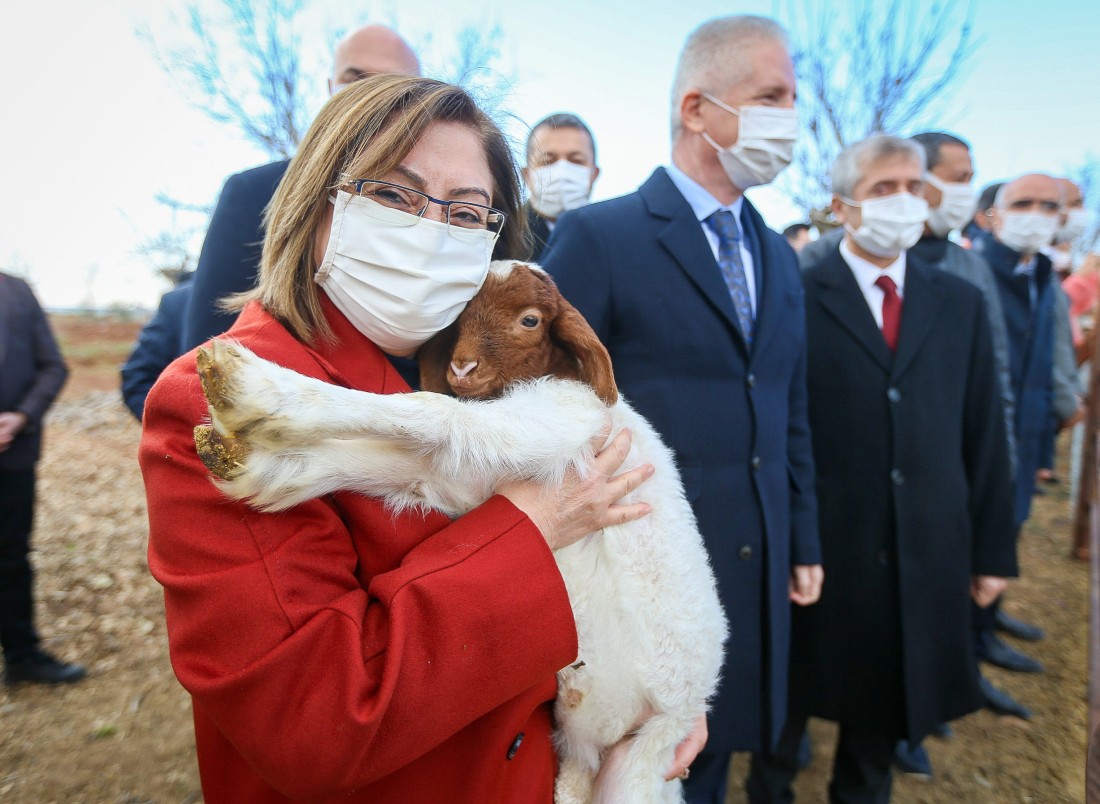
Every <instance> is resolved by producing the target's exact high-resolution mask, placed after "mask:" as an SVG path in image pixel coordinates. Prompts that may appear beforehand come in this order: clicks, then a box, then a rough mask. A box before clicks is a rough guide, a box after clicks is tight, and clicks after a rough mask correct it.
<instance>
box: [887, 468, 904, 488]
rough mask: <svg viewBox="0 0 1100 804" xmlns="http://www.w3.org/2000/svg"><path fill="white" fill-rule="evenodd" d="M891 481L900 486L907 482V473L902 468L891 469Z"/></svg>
mask: <svg viewBox="0 0 1100 804" xmlns="http://www.w3.org/2000/svg"><path fill="white" fill-rule="evenodd" d="M890 482H891V483H893V484H894V485H895V486H900V485H902V484H903V483H904V482H905V475H903V474H902V473H901V470H900V469H892V470H891V471H890Z"/></svg>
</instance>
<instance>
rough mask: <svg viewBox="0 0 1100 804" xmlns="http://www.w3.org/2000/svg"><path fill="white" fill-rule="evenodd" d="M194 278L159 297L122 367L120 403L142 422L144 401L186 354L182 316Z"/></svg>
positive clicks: (191, 277)
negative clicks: (176, 360)
mask: <svg viewBox="0 0 1100 804" xmlns="http://www.w3.org/2000/svg"><path fill="white" fill-rule="evenodd" d="M193 277H194V274H193V273H190V274H187V275H186V276H184V277H183V278H182V279H181V280H180V282H179V284H178V285H176V286H175V287H174V288H172V289H171V290H170V291H168V292H167V293H165V294H164V295H163V296H161V297H160V304H159V305H158V306H157V312H156V315H154V316H153V317H152V318H151V319H149V323H148V324H146V325H145V326H144V327H142V329H141V333H140V334H139V335H138V340H137V344H135V346H134V350H133V351H132V352H131V353H130V357H129V358H127V360H126V362H125V363H124V364H123V366H122V372H121V374H122V399H123V401H124V402H125V403H126V407H128V408H129V409H130V412H131V413H133V414H134V416H135V417H136V418H137V420H138V421H139V422H140V421H141V415H142V412H143V411H144V410H145V397H147V396H148V395H149V389H150V388H152V387H153V383H155V382H156V381H157V379H158V378H159V377H160V374H161V372H162V371H164V370H165V369H166V368H167V367H168V364H169V363H171V362H172V361H173V360H175V359H176V358H177V357H179V356H180V355H182V354H183V353H184V352H186V351H188V350H187V348H185V347H184V343H183V316H184V314H185V313H186V312H187V305H188V303H189V302H190V300H191V288H192V281H193Z"/></svg>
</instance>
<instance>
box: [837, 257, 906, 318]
mask: <svg viewBox="0 0 1100 804" xmlns="http://www.w3.org/2000/svg"><path fill="white" fill-rule="evenodd" d="M840 256H841V257H843V258H844V262H846V263H848V267H849V268H851V269H852V275H853V276H855V278H856V284H857V285H859V289H860V290H861V291H862V292H863V298H864V299H866V300H867V306H868V307H869V308H871V315H873V316H874V317H875V323H876V324H878V328H879V329H882V300H883V299H884V298H886V294H885V293H884V292H883V290H882V288H880V287H879V286H878V285H876V284H875V282H877V281H878V278H879V277H880V276H883V275H885V276H888V277H890V278H891V279H893V280H894V285H895V286H897V289H898V298H899V299H904V298H905V252H904V251H903V252H901V254H899V255H898V258H897V259H896V260H894V261H893V262H892V263H890V264H889V265H887V266H886V267H885V268H879V267H878V266H877V265H875V264H874V263H873V262H867V260H865V259H863V258H862V257H857V256H856V255H855V254H853V253H852V250H851V249H850V248H848V238H847V237H846V238H844V239H843V240H841V241H840Z"/></svg>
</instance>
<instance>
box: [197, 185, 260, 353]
mask: <svg viewBox="0 0 1100 804" xmlns="http://www.w3.org/2000/svg"><path fill="white" fill-rule="evenodd" d="M262 184H263V183H262V182H260V181H258V180H256V175H255V171H245V172H244V173H237V174H235V175H233V176H230V177H229V178H228V179H227V180H226V182H225V186H224V187H223V188H222V191H221V195H220V196H218V203H217V205H216V206H215V207H214V214H213V215H212V216H211V218H210V226H209V227H208V228H207V230H206V239H205V240H204V241H203V244H202V251H201V252H199V261H198V265H197V266H196V268H195V278H194V279H193V280H192V282H191V284H192V288H191V298H190V301H189V303H188V306H187V312H186V315H185V317H184V324H183V347H184V348H185V349H192V348H194V347H196V346H198V345H199V344H201V343H205V342H206V341H208V340H209V339H210V338H213V337H214V336H215V335H220V334H221V333H223V332H225V331H226V330H227V329H229V327H230V326H231V325H232V324H233V321H234V320H235V319H236V317H237V314H236V313H230V312H226V311H224V310H222V309H221V308H220V307H219V306H218V302H219V301H220V300H221V299H223V298H225V297H226V296H229V295H231V294H234V293H242V292H244V291H246V290H248V289H249V288H251V287H252V285H253V284H255V281H256V275H257V271H258V270H259V266H260V252H261V246H262V241H263V212H264V207H266V206H267V203H268V201H270V200H271V195H272V192H273V191H274V187H272V188H267V187H263V186H261V185H262Z"/></svg>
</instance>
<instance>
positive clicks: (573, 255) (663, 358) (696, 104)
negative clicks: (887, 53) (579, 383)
mask: <svg viewBox="0 0 1100 804" xmlns="http://www.w3.org/2000/svg"><path fill="white" fill-rule="evenodd" d="M674 86H675V87H676V89H675V90H674V95H673V103H672V109H671V111H672V118H673V120H674V121H675V126H674V134H673V146H672V164H671V165H670V166H669V167H667V168H658V169H657V170H655V171H654V172H653V175H651V176H650V177H649V179H647V180H646V182H645V183H644V184H643V185H642V186H641V187H640V188H639V189H638V191H637V192H634V193H631V194H629V195H626V196H623V197H622V198H616V199H612V200H610V201H604V202H601V203H596V204H590V205H588V206H584V207H581V208H579V209H576V210H574V211H572V212H567V213H566V214H565V215H563V216H562V217H561V219H560V220H559V221H558V224H557V227H556V228H555V229H554V234H553V236H552V237H551V239H550V246H549V249H548V251H547V253H546V255H545V256H544V257H543V261H544V263H545V265H546V268H547V270H548V271H549V272H550V273H551V275H553V277H554V278H555V280H556V281H557V283H558V286H559V288H560V289H561V291H562V293H563V294H564V295H565V297H566V298H567V299H569V300H570V301H571V302H572V303H573V304H574V305H575V306H576V307H577V309H578V310H579V311H580V312H581V313H582V314H583V315H584V316H585V318H586V319H587V320H588V322H589V323H590V324H591V325H592V328H593V329H594V330H595V331H596V334H597V335H598V336H599V337H600V339H601V340H602V341H603V343H604V344H605V345H606V346H607V348H608V351H609V352H610V353H611V360H612V363H613V365H614V367H615V379H616V381H617V382H618V385H619V388H620V390H621V391H622V392H623V395H624V396H625V397H626V398H627V399H629V400H630V402H631V404H633V405H634V407H635V408H636V409H637V410H638V412H639V413H641V414H642V415H643V416H645V417H646V418H647V419H649V421H650V422H652V423H653V426H654V427H655V428H656V429H657V431H658V432H659V433H660V434H661V437H662V438H663V439H664V440H665V442H666V443H667V444H668V445H669V446H670V447H671V448H672V450H673V451H674V452H675V454H676V459H677V464H678V465H679V467H680V472H681V475H682V477H683V481H684V487H685V490H686V492H687V496H688V499H689V500H690V501H691V504H692V507H693V509H694V512H695V516H696V518H697V520H698V522H699V528H700V531H701V532H702V534H703V538H704V540H705V542H706V546H707V550H708V551H709V553H710V558H711V563H712V565H713V567H714V571H715V576H716V577H717V581H718V592H719V595H720V597H721V599H722V603H723V605H724V606H725V610H726V615H727V617H728V619H729V625H730V633H729V640H728V641H727V643H726V659H725V664H724V666H723V670H722V682H721V687H720V689H719V692H718V694H717V696H716V699H715V700H713V701H712V702H711V711H710V713H709V715H708V721H707V722H708V728H709V730H710V737H709V740H708V742H707V746H706V748H705V750H704V752H703V753H702V754H700V755H699V756H698V757H697V758H696V760H695V762H694V763H693V764H692V767H691V774H690V777H689V778H688V780H687V782H686V783H685V793H686V798H687V800H688V801H689V802H691V804H723V803H724V802H725V800H726V793H725V790H726V779H727V776H728V768H729V759H730V754H731V752H732V751H751V750H759V749H760V748H762V747H763V746H766V745H770V744H771V743H772V741H773V740H774V739H775V738H776V737H777V736H778V734H779V730H780V728H781V727H782V725H783V721H784V718H785V710H786V704H787V669H788V652H789V649H790V618H791V601H792V600H793V601H794V602H796V603H799V604H803V605H805V604H808V603H812V602H813V601H814V600H816V599H817V595H818V593H819V591H820V589H821V567H820V563H821V557H820V546H819V544H818V539H817V528H816V508H815V504H814V492H813V461H812V457H811V445H810V434H809V430H808V428H807V424H806V381H805V362H804V361H805V353H806V339H805V333H804V330H803V307H802V285H801V281H800V277H799V271H798V263H797V261H796V259H795V255H794V252H793V251H792V250H791V247H790V246H789V245H787V242H786V241H785V240H784V239H783V238H782V237H781V236H780V235H778V234H777V233H775V232H773V231H771V230H769V229H768V228H767V226H766V225H765V224H764V221H763V219H762V218H761V217H760V215H759V213H757V211H756V210H755V209H754V208H753V206H752V204H751V203H749V201H748V200H747V199H745V197H744V195H743V191H744V189H745V188H748V187H753V186H756V185H759V184H766V183H768V182H770V181H771V180H772V178H774V176H775V174H776V173H778V171H779V170H780V169H782V167H783V166H785V165H786V162H787V160H788V159H789V156H790V153H791V149H792V147H793V144H794V138H795V137H796V135H797V131H798V119H797V115H796V114H795V113H794V109H793V106H794V99H795V78H794V67H793V65H792V63H791V58H790V55H789V52H788V49H787V42H786V34H785V32H784V31H783V29H782V28H781V27H780V26H779V25H777V24H776V23H775V22H774V21H772V20H769V19H765V18H762V17H751V16H735V17H724V18H719V19H715V20H711V21H709V22H707V23H704V24H703V25H701V26H700V27H699V28H698V29H697V30H696V31H695V32H694V33H692V34H691V36H690V37H689V38H688V41H687V43H686V44H685V46H684V51H683V53H682V55H681V57H680V66H679V67H678V69H677V74H676V78H675V84H674ZM731 110H732V111H731ZM745 121H750V122H751V123H752V125H753V129H752V136H748V135H746V137H745V138H744V139H745V140H748V142H747V143H746V142H743V141H742V138H741V137H740V132H741V131H742V130H743V129H741V125H742V124H744V125H746V126H748V123H746V122H745ZM749 282H751V283H752V286H751V288H748V284H749Z"/></svg>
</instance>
